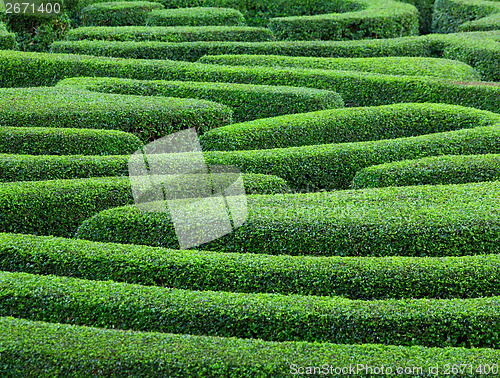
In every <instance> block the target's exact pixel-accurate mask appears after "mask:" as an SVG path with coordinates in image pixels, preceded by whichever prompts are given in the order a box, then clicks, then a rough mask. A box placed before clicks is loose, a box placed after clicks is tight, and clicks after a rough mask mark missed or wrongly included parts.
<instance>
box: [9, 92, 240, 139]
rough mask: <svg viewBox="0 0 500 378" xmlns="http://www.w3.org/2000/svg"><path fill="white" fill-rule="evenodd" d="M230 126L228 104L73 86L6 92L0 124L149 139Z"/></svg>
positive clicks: (230, 113) (230, 119) (230, 114)
mask: <svg viewBox="0 0 500 378" xmlns="http://www.w3.org/2000/svg"><path fill="white" fill-rule="evenodd" d="M231 122H232V110H231V109H230V108H228V107H227V106H224V105H221V104H217V103H214V102H208V101H203V100H192V99H180V98H171V97H161V96H158V97H143V96H132V95H117V94H103V93H95V92H90V91H85V90H80V89H74V88H52V87H50V88H49V87H46V88H40V87H39V88H2V89H0V124H2V125H3V126H15V127H17V126H35V127H36V126H38V127H56V128H57V127H64V128H68V127H69V128H71V127H74V128H90V129H116V130H121V131H126V132H130V133H133V134H135V135H137V136H138V137H139V138H140V139H141V140H143V141H146V140H150V139H155V138H158V137H162V136H164V135H167V134H170V133H172V132H174V131H178V130H183V129H188V128H191V127H196V128H197V130H198V131H199V132H200V133H203V132H206V131H207V130H209V129H210V128H212V127H219V126H223V125H226V124H228V123H231Z"/></svg>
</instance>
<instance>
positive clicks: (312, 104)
mask: <svg viewBox="0 0 500 378" xmlns="http://www.w3.org/2000/svg"><path fill="white" fill-rule="evenodd" d="M57 86H64V87H75V88H81V89H86V90H89V91H96V92H103V93H118V94H131V95H140V96H169V97H185V98H197V99H203V100H210V101H215V102H217V103H219V104H224V105H227V106H230V107H231V108H232V109H233V111H234V112H233V119H234V121H236V122H244V121H250V120H254V119H259V118H267V117H275V116H278V115H282V114H293V113H303V112H310V111H314V110H322V109H331V108H340V107H342V106H343V105H344V103H343V101H342V98H341V97H340V95H339V94H338V93H335V92H333V91H326V90H320V89H313V88H300V87H284V86H279V87H278V86H267V85H250V84H232V83H206V82H188V81H160V80H157V81H145V80H131V79H120V78H108V77H102V78H95V77H94V78H70V79H66V80H63V81H60V82H59V83H58V84H57Z"/></svg>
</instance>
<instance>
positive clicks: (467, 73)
mask: <svg viewBox="0 0 500 378" xmlns="http://www.w3.org/2000/svg"><path fill="white" fill-rule="evenodd" d="M198 62H199V63H206V64H221V65H231V66H269V67H290V68H313V69H323V70H345V71H363V72H373V73H381V74H388V75H406V76H434V77H439V78H443V79H449V80H456V81H460V80H462V81H478V80H481V76H480V75H479V74H478V73H477V72H476V71H475V70H474V69H473V68H472V67H471V66H469V65H467V64H465V63H462V62H457V61H456V60H448V59H438V58H422V57H382V58H314V57H292V56H286V55H205V56H203V57H202V58H200V59H199V60H198Z"/></svg>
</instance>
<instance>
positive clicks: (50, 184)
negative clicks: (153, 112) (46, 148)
mask: <svg viewBox="0 0 500 378" xmlns="http://www.w3.org/2000/svg"><path fill="white" fill-rule="evenodd" d="M84 166H85V167H86V168H87V169H89V170H91V169H92V167H90V168H88V167H87V165H84ZM29 168H30V167H29V166H28V167H26V168H24V169H26V170H28V169H29ZM53 168H54V167H53ZM77 168H78V167H77ZM75 170H76V169H75ZM61 171H62V174H61V173H59V172H58V171H57V170H56V169H53V174H52V176H51V178H53V179H54V180H49V181H25V182H9V183H2V184H0V217H1V219H2V224H1V228H0V232H16V233H31V234H37V235H57V236H67V237H69V236H71V235H73V234H74V233H75V231H76V229H77V228H78V226H79V224H81V223H82V222H83V221H84V220H85V219H87V218H89V217H91V216H93V215H94V214H96V213H97V212H99V211H101V210H104V209H109V208H112V207H116V206H123V205H128V204H132V203H134V201H133V198H132V193H131V190H130V181H129V178H128V177H100V178H86V179H72V180H55V178H57V177H58V176H68V173H67V172H65V171H64V170H61ZM35 172H36V170H35ZM91 173H94V172H91ZM126 173H127V172H125V174H126ZM22 174H23V172H22V170H21V171H20V172H19V175H20V176H21V175H22ZM30 174H31V173H30ZM212 177H213V178H214V179H217V177H214V176H212ZM29 178H31V179H34V178H32V177H29ZM193 179H196V177H193V178H190V177H189V176H188V177H182V178H181V180H182V181H181V182H179V183H176V182H175V181H174V182H172V181H171V180H166V181H164V182H166V183H168V184H169V185H170V188H171V190H174V189H175V188H178V187H180V188H182V189H185V188H186V187H187V188H189V182H190V180H193ZM242 179H243V183H244V187H245V191H246V192H247V193H249V194H251V193H254V194H266V193H269V194H270V193H282V192H288V191H289V188H288V186H287V184H286V182H285V181H284V180H283V179H281V178H279V177H275V176H266V175H254V174H243V175H242ZM17 180H19V181H21V180H23V178H22V177H18V178H17ZM222 180H224V178H222ZM191 182H192V181H191ZM217 182H220V181H214V185H215V184H216V183H217ZM186 192H187V194H186ZM183 193H184V194H186V195H189V189H186V190H185V191H183ZM191 193H192V194H194V195H197V196H199V194H197V193H196V192H195V191H191Z"/></svg>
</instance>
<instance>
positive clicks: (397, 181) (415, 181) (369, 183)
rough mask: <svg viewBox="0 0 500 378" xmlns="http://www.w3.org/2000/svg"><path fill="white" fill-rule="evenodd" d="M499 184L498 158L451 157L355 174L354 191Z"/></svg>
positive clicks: (383, 166)
mask: <svg viewBox="0 0 500 378" xmlns="http://www.w3.org/2000/svg"><path fill="white" fill-rule="evenodd" d="M496 180H500V155H494V154H486V155H451V156H435V157H429V158H424V159H417V160H403V161H398V162H394V163H387V164H381V165H375V166H372V167H367V168H364V169H362V170H360V171H359V172H358V173H356V176H355V177H354V179H353V186H354V187H355V188H374V187H383V186H405V185H439V184H460V183H466V182H480V181H496Z"/></svg>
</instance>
